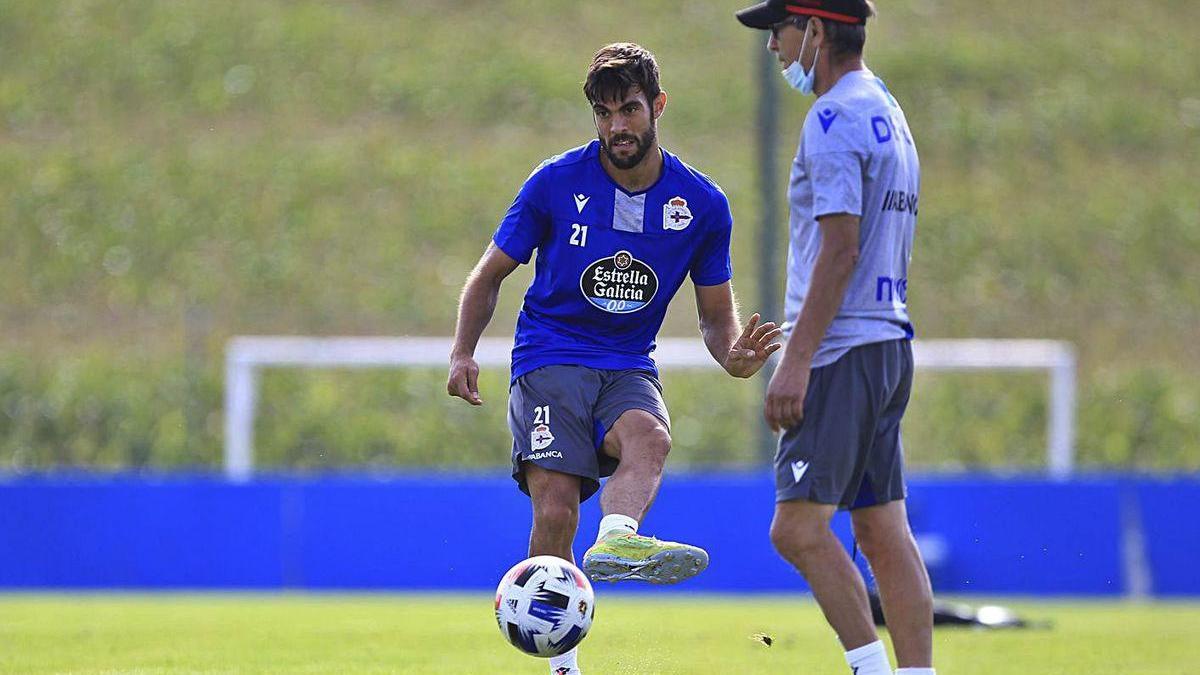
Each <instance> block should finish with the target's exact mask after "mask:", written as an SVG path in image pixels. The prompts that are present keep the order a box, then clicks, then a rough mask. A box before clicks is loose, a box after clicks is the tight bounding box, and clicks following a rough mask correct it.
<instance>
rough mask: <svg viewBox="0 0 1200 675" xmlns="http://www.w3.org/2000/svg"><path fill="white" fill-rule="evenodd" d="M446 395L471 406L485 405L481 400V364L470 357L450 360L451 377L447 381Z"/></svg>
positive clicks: (457, 357) (456, 357) (458, 357)
mask: <svg viewBox="0 0 1200 675" xmlns="http://www.w3.org/2000/svg"><path fill="white" fill-rule="evenodd" d="M446 393H447V394H449V395H451V396H457V397H458V398H461V399H462V400H464V401H466V402H467V403H470V404H471V405H483V399H481V398H479V364H478V363H475V359H473V358H471V357H470V356H454V357H451V358H450V377H449V379H447V380H446Z"/></svg>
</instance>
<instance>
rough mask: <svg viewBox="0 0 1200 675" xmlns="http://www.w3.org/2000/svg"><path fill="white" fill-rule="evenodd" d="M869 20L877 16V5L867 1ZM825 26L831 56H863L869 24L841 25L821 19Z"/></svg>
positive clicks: (838, 57) (864, 22)
mask: <svg viewBox="0 0 1200 675" xmlns="http://www.w3.org/2000/svg"><path fill="white" fill-rule="evenodd" d="M866 5H867V18H870V17H873V16H875V4H874V3H872V2H871V1H870V0H867V2H866ZM821 23H823V24H825V41H826V43H827V44H828V45H829V50H830V55H831V56H832V57H833V58H835V59H843V58H846V57H847V56H862V53H863V47H864V46H866V44H867V24H866V21H865V20H864V21H863V23H860V24H849V23H841V22H839V21H830V20H829V19H821Z"/></svg>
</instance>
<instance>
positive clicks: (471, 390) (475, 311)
mask: <svg viewBox="0 0 1200 675" xmlns="http://www.w3.org/2000/svg"><path fill="white" fill-rule="evenodd" d="M518 265H520V263H518V262H517V261H516V260H513V259H512V258H511V257H509V255H508V254H507V253H505V252H504V251H502V250H500V248H499V247H497V246H496V244H495V243H490V244H488V247H487V250H486V251H484V252H483V256H482V257H480V258H479V262H478V263H476V265H475V269H473V270H471V273H470V274H468V275H467V282H466V283H465V284H464V285H463V290H462V295H461V296H460V297H459V300H458V324H457V325H456V326H455V328H454V346H453V347H452V348H451V349H450V376H449V379H448V380H447V381H446V393H448V394H449V395H451V396H457V397H459V398H461V399H463V400H464V401H466V402H468V403H470V404H471V405H483V399H481V398H480V397H479V364H477V363H475V347H476V346H477V345H478V344H479V336H481V335H483V329H484V328H486V327H487V325H488V322H489V321H491V320H492V313H493V312H495V311H496V300H497V299H498V298H499V297H500V284H502V283H503V282H504V279H505V277H507V276H508V275H509V274H512V271H513V270H515V269H517V266H518Z"/></svg>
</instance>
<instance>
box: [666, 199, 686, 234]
mask: <svg viewBox="0 0 1200 675" xmlns="http://www.w3.org/2000/svg"><path fill="white" fill-rule="evenodd" d="M691 224H692V212H691V211H689V210H688V207H687V200H686V199H684V198H683V197H672V198H671V199H670V201H668V202H667V203H666V204H663V229H664V230H682V229H685V228H686V227H687V226H688V225H691Z"/></svg>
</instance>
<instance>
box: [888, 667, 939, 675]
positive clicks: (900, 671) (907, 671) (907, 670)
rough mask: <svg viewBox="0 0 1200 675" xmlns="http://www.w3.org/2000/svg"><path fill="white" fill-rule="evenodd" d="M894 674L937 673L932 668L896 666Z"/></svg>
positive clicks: (924, 674)
mask: <svg viewBox="0 0 1200 675" xmlns="http://www.w3.org/2000/svg"><path fill="white" fill-rule="evenodd" d="M896 675H937V672H936V671H934V669H933V668H897V669H896Z"/></svg>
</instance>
